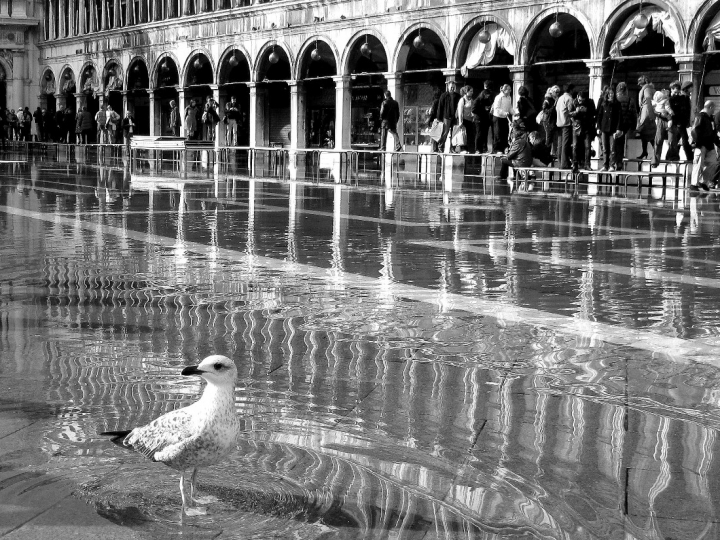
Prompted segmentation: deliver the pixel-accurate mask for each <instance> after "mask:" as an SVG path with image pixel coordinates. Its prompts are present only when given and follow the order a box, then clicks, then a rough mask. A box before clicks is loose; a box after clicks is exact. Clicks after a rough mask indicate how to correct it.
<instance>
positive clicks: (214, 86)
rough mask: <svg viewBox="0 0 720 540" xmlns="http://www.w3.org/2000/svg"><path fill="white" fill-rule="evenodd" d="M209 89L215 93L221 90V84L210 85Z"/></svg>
mask: <svg viewBox="0 0 720 540" xmlns="http://www.w3.org/2000/svg"><path fill="white" fill-rule="evenodd" d="M208 88H210V90H212V91H213V92H214V91H216V90H218V89H219V88H220V85H219V84H208Z"/></svg>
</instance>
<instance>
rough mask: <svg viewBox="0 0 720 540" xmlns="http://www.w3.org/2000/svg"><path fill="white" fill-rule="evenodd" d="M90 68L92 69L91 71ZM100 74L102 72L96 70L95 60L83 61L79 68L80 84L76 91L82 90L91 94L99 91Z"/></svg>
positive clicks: (100, 84)
mask: <svg viewBox="0 0 720 540" xmlns="http://www.w3.org/2000/svg"><path fill="white" fill-rule="evenodd" d="M90 70H92V72H91V71H90ZM91 73H92V75H91ZM101 76H102V73H100V72H99V71H98V68H97V66H96V65H95V62H93V61H92V60H88V61H87V62H85V63H84V64H83V65H82V67H81V68H80V85H79V87H78V92H84V93H86V94H90V93H92V94H93V95H94V94H96V93H97V92H99V91H100V90H101V88H102V81H101Z"/></svg>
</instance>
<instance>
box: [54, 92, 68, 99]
mask: <svg viewBox="0 0 720 540" xmlns="http://www.w3.org/2000/svg"><path fill="white" fill-rule="evenodd" d="M53 97H54V98H55V99H60V98H64V97H65V94H60V93H57V94H53Z"/></svg>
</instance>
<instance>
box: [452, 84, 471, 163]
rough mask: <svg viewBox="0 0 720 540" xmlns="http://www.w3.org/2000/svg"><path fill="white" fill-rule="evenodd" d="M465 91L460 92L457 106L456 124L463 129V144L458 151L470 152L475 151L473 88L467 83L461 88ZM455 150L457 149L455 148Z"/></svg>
mask: <svg viewBox="0 0 720 540" xmlns="http://www.w3.org/2000/svg"><path fill="white" fill-rule="evenodd" d="M463 89H464V90H465V92H464V93H463V94H462V97H461V98H460V101H458V106H457V124H458V125H459V126H462V127H463V128H464V129H465V144H464V145H461V147H460V148H459V150H460V151H464V152H467V153H470V154H474V153H475V122H473V113H472V108H473V103H474V102H475V100H474V99H473V94H474V89H473V87H472V86H470V85H468V86H465V87H464V88H463ZM456 150H458V149H457V148H456Z"/></svg>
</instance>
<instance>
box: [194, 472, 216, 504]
mask: <svg viewBox="0 0 720 540" xmlns="http://www.w3.org/2000/svg"><path fill="white" fill-rule="evenodd" d="M197 472H198V470H197V467H195V468H194V469H193V472H192V475H191V476H190V500H191V501H192V502H193V503H194V504H210V503H212V502H216V501H217V497H213V496H212V495H208V496H207V497H197V498H196V497H195V478H196V477H197Z"/></svg>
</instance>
